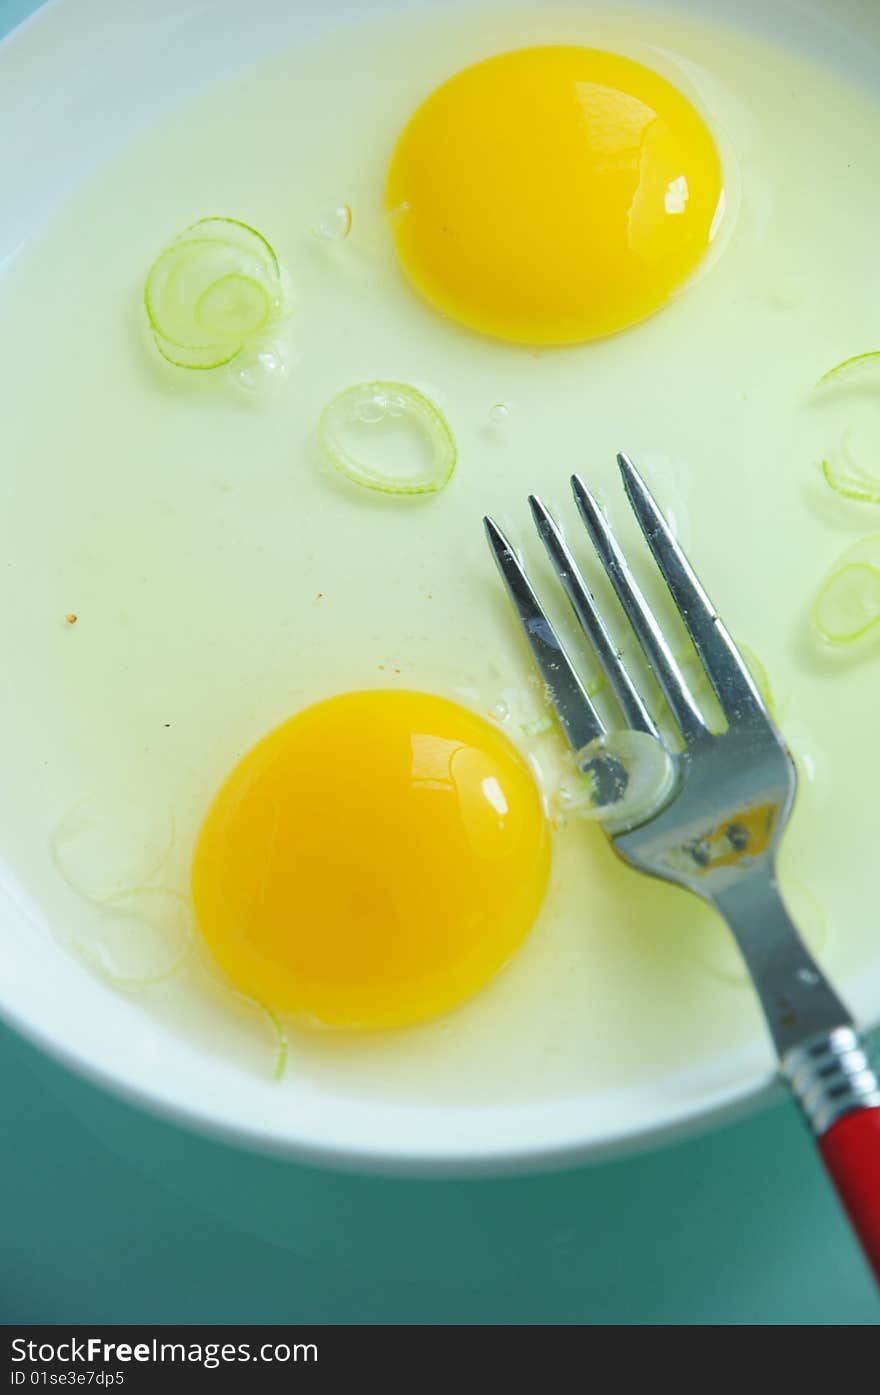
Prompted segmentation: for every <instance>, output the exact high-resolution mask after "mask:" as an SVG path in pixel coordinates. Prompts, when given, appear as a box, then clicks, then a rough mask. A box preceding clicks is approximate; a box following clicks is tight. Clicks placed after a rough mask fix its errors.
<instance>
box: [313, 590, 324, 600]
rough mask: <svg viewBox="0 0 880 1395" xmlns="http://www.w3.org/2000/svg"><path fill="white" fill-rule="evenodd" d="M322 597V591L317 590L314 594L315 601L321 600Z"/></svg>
mask: <svg viewBox="0 0 880 1395" xmlns="http://www.w3.org/2000/svg"><path fill="white" fill-rule="evenodd" d="M323 599H324V592H323V591H319V592H318V594H317V595H316V596H315V600H316V601H323Z"/></svg>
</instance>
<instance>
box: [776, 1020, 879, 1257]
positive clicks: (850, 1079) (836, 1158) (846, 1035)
mask: <svg viewBox="0 0 880 1395" xmlns="http://www.w3.org/2000/svg"><path fill="white" fill-rule="evenodd" d="M780 1065H781V1067H782V1073H783V1075H784V1076H785V1078H786V1080H787V1081H788V1083H789V1085H790V1086H791V1088H792V1091H793V1092H794V1095H795V1097H796V1098H797V1100H798V1101H799V1103H800V1106H801V1108H802V1110H803V1111H804V1114H805V1115H806V1118H807V1122H808V1123H809V1124H810V1126H811V1128H812V1130H813V1133H814V1134H815V1135H816V1139H817V1142H818V1144H819V1152H820V1153H821V1154H822V1161H823V1162H824V1163H825V1167H826V1168H827V1170H828V1175H829V1176H830V1178H831V1180H832V1182H833V1183H834V1186H835V1188H836V1189H837V1195H838V1196H839V1197H840V1200H841V1201H842V1202H843V1205H844V1207H845V1208H846V1212H847V1215H848V1216H849V1218H850V1221H851V1222H852V1225H853V1229H854V1230H855V1233H856V1235H857V1236H858V1238H859V1240H860V1241H861V1244H862V1248H863V1249H864V1251H865V1255H866V1257H867V1259H868V1263H869V1264H870V1265H871V1268H872V1269H873V1271H874V1274H875V1276H876V1278H877V1281H878V1282H880V1079H878V1077H877V1073H876V1071H875V1070H874V1067H873V1065H872V1063H871V1058H870V1055H869V1053H868V1051H867V1049H866V1047H865V1044H864V1042H863V1041H862V1039H861V1037H860V1036H859V1034H858V1032H857V1031H856V1029H855V1027H852V1026H845V1027H835V1028H833V1029H832V1030H831V1031H830V1032H827V1033H822V1034H820V1035H819V1036H816V1037H812V1038H810V1039H808V1040H807V1041H805V1042H803V1043H802V1044H801V1045H800V1046H796V1047H792V1048H791V1049H790V1050H789V1051H787V1052H786V1053H785V1055H784V1056H782V1058H781V1060H780Z"/></svg>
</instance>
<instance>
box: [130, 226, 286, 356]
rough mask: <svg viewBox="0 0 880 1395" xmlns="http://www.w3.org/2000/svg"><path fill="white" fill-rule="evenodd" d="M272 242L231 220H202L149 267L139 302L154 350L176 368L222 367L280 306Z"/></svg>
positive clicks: (183, 233)
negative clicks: (150, 332) (142, 303)
mask: <svg viewBox="0 0 880 1395" xmlns="http://www.w3.org/2000/svg"><path fill="white" fill-rule="evenodd" d="M282 299H283V296H282V284H281V271H280V267H279V265H278V258H277V257H276V255H275V252H274V251H273V249H272V247H271V246H270V245H269V243H268V242H267V241H266V239H265V238H264V237H263V236H262V234H260V233H258V232H257V231H256V229H254V228H251V227H249V226H248V225H247V224H246V223H241V222H239V221H238V220H237V219H234V218H202V219H200V220H199V222H197V223H193V224H192V226H191V227H189V228H187V229H185V231H184V232H182V233H181V234H180V235H179V236H178V237H177V238H175V240H174V241H173V242H172V243H171V245H170V246H169V247H167V248H166V249H165V251H164V252H162V253H161V255H160V256H159V257H157V258H156V261H155V262H154V263H153V265H152V266H151V267H150V270H149V272H148V273H147V279H146V284H145V286H144V307H145V309H146V312H147V319H148V321H149V325H150V328H151V330H152V331H153V337H154V339H155V341H156V347H157V348H158V350H159V352H160V354H161V355H162V357H163V358H166V359H167V360H168V361H169V363H173V364H175V365H176V366H177V367H179V368H200V369H209V368H219V367H221V366H222V365H223V364H225V363H230V362H231V361H232V359H233V358H235V356H236V354H238V353H240V352H241V350H242V349H243V348H244V346H245V345H246V344H248V343H250V342H252V341H253V340H254V339H255V338H256V337H257V336H258V335H262V334H264V333H265V331H266V329H267V328H268V326H269V325H270V324H271V323H272V321H273V320H275V319H276V318H277V317H278V316H279V315H280V314H281V309H282Z"/></svg>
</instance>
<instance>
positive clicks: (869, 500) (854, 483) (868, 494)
mask: <svg viewBox="0 0 880 1395" xmlns="http://www.w3.org/2000/svg"><path fill="white" fill-rule="evenodd" d="M849 436H850V433H849V432H848V431H847V432H845V433H844V437H843V441H842V442H841V456H842V458H841V459H840V460H839V461H834V460H823V461H822V474H823V475H824V476H825V482H826V484H828V485H830V487H831V488H832V489H833V490H834V491H835V493H837V494H842V495H843V497H844V498H845V499H856V500H858V502H859V503H863V504H880V476H877V475H874V474H872V473H871V471H870V470H866V469H865V467H864V465H862V464H861V463H860V462H859V461H858V460H856V458H855V456H854V455H853V453H852V450H851V449H850V444H849Z"/></svg>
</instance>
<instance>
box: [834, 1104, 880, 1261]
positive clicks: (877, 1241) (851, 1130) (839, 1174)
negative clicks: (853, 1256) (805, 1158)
mask: <svg viewBox="0 0 880 1395" xmlns="http://www.w3.org/2000/svg"><path fill="white" fill-rule="evenodd" d="M819 1151H820V1153H821V1154H822V1158H823V1160H824V1162H825V1166H826V1168H827V1169H828V1173H829V1175H830V1177H831V1180H832V1182H833V1183H834V1185H835V1187H836V1188H837V1194H838V1196H839V1197H840V1199H841V1201H842V1202H843V1204H844V1206H845V1207H846V1211H847V1214H848V1216H849V1218H850V1220H851V1222H852V1225H853V1229H854V1230H855V1232H856V1235H857V1236H858V1237H859V1240H860V1241H861V1245H862V1249H863V1250H864V1251H865V1254H866V1256H867V1258H868V1262H869V1263H870V1265H871V1268H872V1269H873V1270H874V1273H875V1275H876V1276H877V1280H878V1282H880V1106H878V1107H876V1108H873V1109H855V1110H853V1112H852V1113H851V1114H844V1115H843V1117H842V1118H841V1119H836V1120H835V1122H834V1123H833V1124H832V1125H831V1126H830V1128H828V1129H827V1130H826V1131H825V1133H824V1134H823V1135H822V1137H821V1138H820V1139H819Z"/></svg>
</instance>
